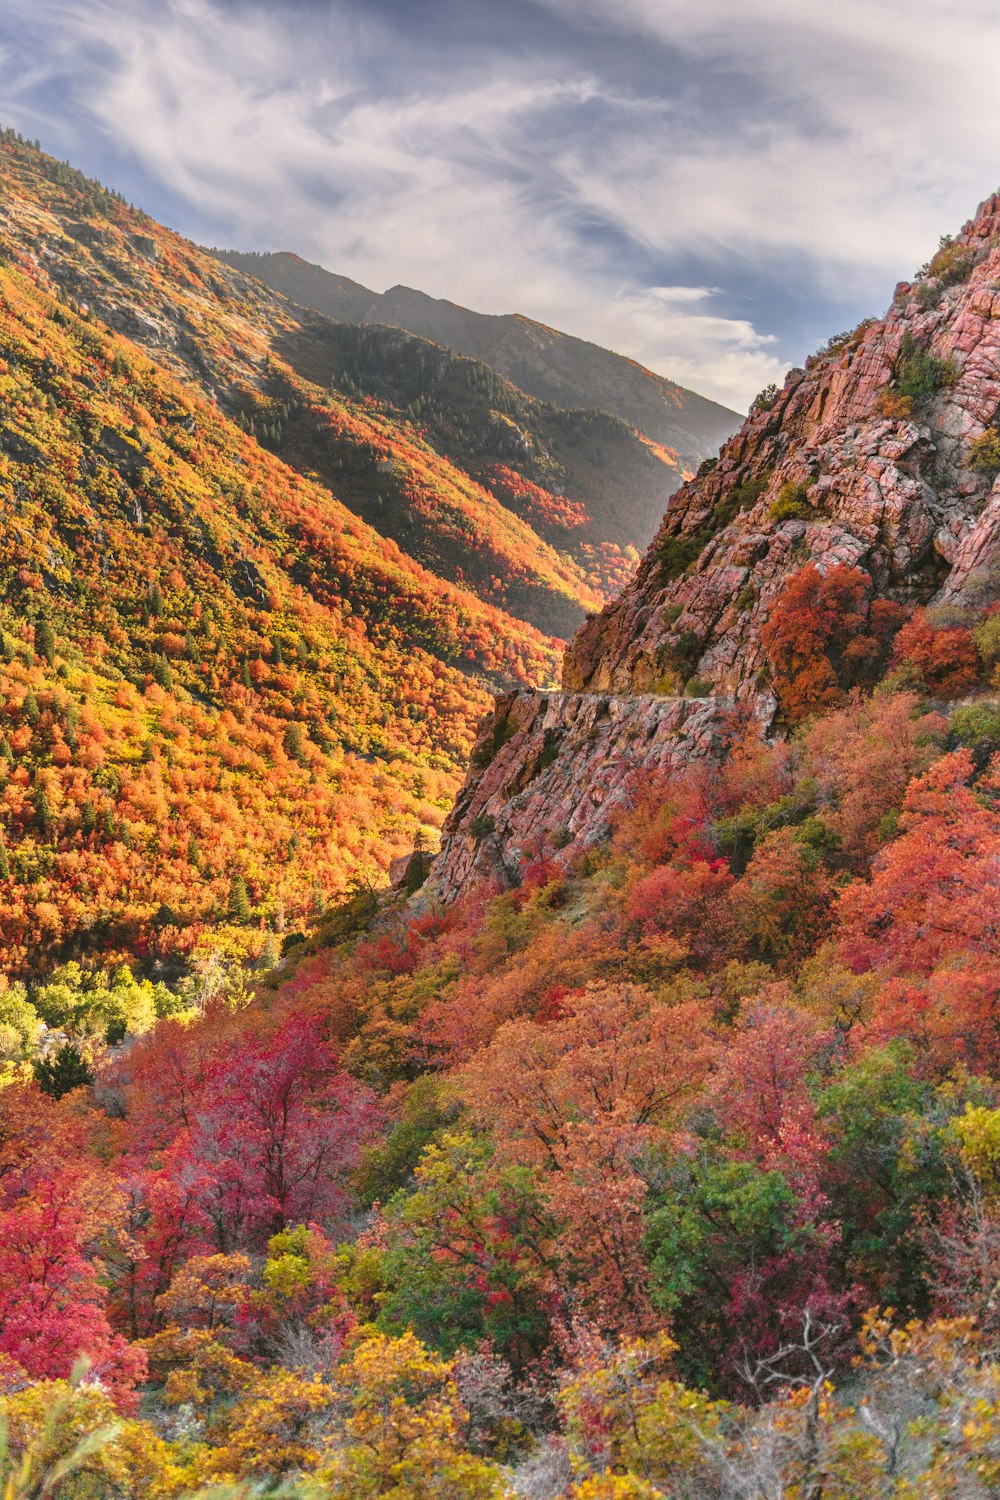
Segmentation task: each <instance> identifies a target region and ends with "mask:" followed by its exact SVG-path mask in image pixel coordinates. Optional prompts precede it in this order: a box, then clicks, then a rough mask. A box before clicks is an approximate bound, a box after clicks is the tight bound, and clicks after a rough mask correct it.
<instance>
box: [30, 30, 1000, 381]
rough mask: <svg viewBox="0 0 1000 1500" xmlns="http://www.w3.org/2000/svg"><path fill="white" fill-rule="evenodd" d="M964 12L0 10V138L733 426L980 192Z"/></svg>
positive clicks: (991, 110) (993, 158) (981, 161)
mask: <svg viewBox="0 0 1000 1500" xmlns="http://www.w3.org/2000/svg"><path fill="white" fill-rule="evenodd" d="M998 77H1000V6H998V4H996V3H993V0H990V3H987V0H951V3H950V4H949V5H948V6H947V7H945V6H943V5H941V4H940V3H936V4H929V3H926V0H907V3H901V0H838V3H837V4H836V5H832V4H830V3H829V0H823V3H817V0H281V3H271V4H268V5H257V4H250V3H245V0H79V3H71V0H31V3H30V4H29V3H26V0H0V120H2V121H3V123H9V124H13V125H14V126H16V127H17V128H18V129H19V130H21V131H22V132H24V133H25V134H26V135H28V136H30V137H35V136H37V137H38V138H39V139H40V140H41V141H42V144H43V145H44V146H45V147H46V148H47V149H48V150H50V151H52V152H53V153H54V154H56V155H58V156H61V157H66V158H68V159H69V160H71V161H72V162H73V163H74V164H75V165H77V166H80V167H82V168H83V169H84V170H85V171H87V172H89V173H91V174H93V175H95V176H98V177H100V178H102V179H103V180H104V181H106V182H107V183H109V184H110V185H111V186H114V187H117V188H119V189H121V190H122V191H123V192H124V193H125V194H126V196H127V197H129V198H131V199H132V200H133V201H135V202H137V203H140V204H141V205H142V206H143V207H144V208H146V209H147V210H148V211H149V212H150V213H152V214H154V215H155V216H156V217H157V218H160V219H163V220H165V221H166V222H167V223H169V224H171V225H173V226H174V227H175V228H177V229H180V230H182V231H183V232H184V233H186V234H188V235H191V236H192V237H193V238H195V239H197V240H199V241H201V242H203V243H207V244H224V245H234V246H238V247H242V248H260V249H283V248H287V249H294V250H296V251H298V252H299V253H300V254H302V255H305V256H306V257H307V258H309V259H310V260H316V261H319V262H321V263H322V264H324V265H326V266H328V267H330V268H331V269H333V270H337V271H340V272H342V273H344V274H346V275H349V276H353V277H355V278H356V279H357V280H359V281H362V282H364V283H365V284H366V285H368V286H371V287H374V288H375V289H376V290H379V291H381V290H383V289H384V288H385V287H387V286H390V285H392V284H394V283H396V282H405V283H406V284H408V285H411V286H417V287H420V288H421V289H422V290H424V291H427V292H430V293H431V294H432V295H435V296H443V297H451V298H453V299H454V300H455V301H458V302H463V303H465V304H466V305H468V306H472V307H475V308H478V309H481V310H482V311H486V312H507V311H514V310H517V311H521V312H525V313H528V314H530V315H532V316H534V317H537V318H540V319H542V320H543V321H545V322H547V323H551V324H553V325H555V326H557V327H561V328H564V329H566V330H567V331H569V332H572V333H576V334H579V335H581V336H583V337H586V338H592V339H594V340H596V341H597V342H599V343H602V344H606V345H608V346H610V347H612V348H616V349H619V350H621V351H622V352H623V353H626V354H630V355H632V356H634V357H635V358H637V359H640V360H642V361H643V363H645V364H647V365H650V366H651V367H653V368H654V369H658V370H662V371H664V372H665V373H667V374H670V375H672V376H673V377H675V378H676V379H679V380H681V381H683V382H684V383H685V384H688V385H691V386H693V387H695V388H696V389H698V390H701V391H704V392H705V393H706V394H708V395H712V396H715V397H717V398H718V399H719V400H723V401H726V402H728V403H729V404H731V405H735V406H740V407H745V406H746V405H747V403H748V402H749V401H750V400H751V398H752V397H753V395H754V393H755V392H756V391H757V390H758V389H760V387H761V386H762V385H764V384H766V383H767V381H769V380H771V379H774V378H778V377H780V375H781V374H782V373H783V371H784V369H785V368H786V367H787V366H788V365H790V364H795V363H799V362H801V360H802V359H803V358H804V357H805V355H806V354H808V353H809V352H810V351H811V350H812V349H814V348H815V347H816V346H817V344H819V343H820V342H821V341H822V340H823V339H824V338H826V337H827V336H828V335H829V334H831V333H835V332H839V331H840V330H841V329H842V328H845V327H848V326H851V325H852V324H853V323H855V322H857V321H858V320H859V319H860V318H861V317H863V316H866V315H868V314H870V313H872V312H878V311H880V310H881V309H883V308H884V307H885V305H886V303H887V302H888V300H889V298H890V297H891V294H892V289H893V286H894V284H895V282H896V281H897V280H898V279H899V278H900V277H902V276H906V275H909V274H911V273H912V272H913V270H914V269H915V267H916V266H917V265H918V264H919V263H920V262H921V261H923V260H926V259H927V258H928V257H929V256H930V254H931V253H932V252H933V250H934V249H935V248H936V245H937V241H938V237H939V236H940V235H941V234H942V233H945V232H948V231H952V230H955V229H957V228H958V227H959V226H960V225H961V223H962V222H963V221H964V220H965V219H966V218H967V217H968V215H969V214H970V213H971V212H972V211H973V210H974V208H975V206H976V204H977V202H978V201H979V200H980V199H981V198H982V197H984V196H985V195H986V194H987V193H989V192H991V191H992V190H993V189H994V188H995V187H997V185H998V184H1000V89H998V88H997V83H996V80H997V78H998Z"/></svg>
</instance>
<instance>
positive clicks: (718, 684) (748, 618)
mask: <svg viewBox="0 0 1000 1500" xmlns="http://www.w3.org/2000/svg"><path fill="white" fill-rule="evenodd" d="M954 246H955V250H954V254H955V256H959V255H962V254H964V255H965V258H966V267H965V268H963V269H968V270H969V271H970V274H968V277H967V279H965V280H963V281H961V282H959V283H958V284H956V285H953V286H945V285H943V284H942V282H941V281H940V280H937V279H935V278H933V277H930V278H925V279H923V280H922V281H921V282H920V283H919V284H916V285H911V284H909V283H901V284H900V286H899V287H898V288H897V292H896V298H895V300H894V302H893V305H892V307H891V308H890V309H889V312H888V314H887V315H886V317H885V319H884V320H882V321H875V320H872V321H871V322H869V323H867V324H863V325H862V326H861V328H860V329H858V330H857V332H856V333H855V334H854V335H852V336H851V337H850V338H849V339H847V340H845V341H844V342H842V343H841V341H839V340H838V341H835V347H834V349H833V350H832V351H831V352H829V353H826V354H822V355H819V356H816V357H814V358H813V359H812V360H810V361H809V362H808V368H807V369H805V370H792V371H790V372H789V374H788V376H787V378H786V380H785V386H784V390H783V391H782V392H781V393H780V394H779V396H778V397H777V399H776V400H775V401H774V403H773V404H772V405H771V406H769V407H768V408H767V409H766V410H764V411H761V412H757V413H752V414H751V416H750V417H749V418H748V419H747V421H746V423H745V424H744V426H743V428H742V430H741V431H740V432H739V433H738V434H737V436H736V437H734V438H733V439H732V440H731V441H730V442H729V443H727V444H726V446H725V447H724V448H723V450H722V454H721V456H720V459H719V462H718V464H716V465H715V467H714V468H712V470H711V472H709V473H707V474H705V475H704V476H703V477H702V478H700V479H696V480H694V481H692V482H691V483H689V484H687V485H685V486H684V487H683V488H682V489H680V490H678V492H677V494H676V495H675V496H674V497H673V499H672V500H671V502H670V506H669V509H668V511H667V514H666V517H665V519H664V522H663V526H662V527H661V529H660V532H659V534H658V536H657V537H656V539H655V540H654V542H653V545H652V547H651V548H650V550H649V552H648V553H647V555H646V557H645V559H644V561H643V563H642V564H641V566H640V568H639V571H638V573H637V575H636V577H635V579H634V581H633V582H632V584H631V585H630V586H629V587H628V588H627V589H626V590H625V592H624V593H623V594H622V595H621V597H620V598H619V599H618V600H616V601H615V602H614V603H613V604H611V605H610V606H609V607H608V608H607V609H606V610H604V612H603V613H602V614H601V615H599V616H598V617H597V618H596V619H594V620H591V621H589V622H588V623H587V624H586V625H584V626H583V627H582V628H581V630H580V631H579V632H578V634H577V636H576V638H575V640H574V641H573V643H572V645H571V646H570V648H569V650H568V652H567V654H566V660H565V664H564V671H563V682H564V686H565V687H566V688H567V689H568V690H569V691H573V692H577V691H580V690H583V689H587V690H590V691H595V690H597V691H601V692H615V693H632V692H649V691H658V690H659V691H664V690H671V689H672V690H676V684H677V682H678V679H679V678H681V677H683V676H684V675H696V676H697V677H699V678H700V679H703V680H705V681H707V682H708V683H710V684H711V685H712V687H714V689H715V690H716V691H717V692H721V693H725V694H728V695H731V696H733V697H736V698H738V699H741V700H754V701H755V704H756V700H758V699H759V698H760V697H761V674H762V672H766V668H767V663H766V661H765V658H764V655H763V652H762V649H761V645H760V627H761V625H762V624H763V623H764V621H765V620H766V619H767V616H768V612H769V609H770V606H771V604H772V603H773V601H774V598H775V595H776V594H777V593H778V592H779V590H780V589H781V587H782V586H783V584H784V583H785V581H786V580H787V578H788V576H789V574H790V573H792V572H794V571H795V570H796V569H797V568H799V567H801V566H802V565H803V564H804V563H805V562H806V561H809V560H810V559H811V560H812V561H813V562H815V563H816V564H817V566H818V567H819V568H820V570H821V571H824V570H826V569H827V568H829V567H831V566H832V565H834V564H835V563H849V564H851V565H853V566H856V567H859V568H862V569H863V570H864V571H865V572H867V573H868V574H870V575H871V578H872V580H873V589H874V592H875V593H877V594H879V595H882V596H885V597H888V598H891V599H895V600H897V601H899V602H901V603H907V604H909V603H924V602H927V601H929V600H931V599H934V598H937V599H939V600H955V599H958V598H962V597H969V591H970V588H971V589H972V591H973V592H975V591H976V590H980V591H981V590H982V589H983V588H989V587H993V585H991V583H990V579H989V578H988V577H987V576H986V574H985V573H984V570H986V572H987V573H988V572H989V570H991V569H992V568H994V566H995V565H996V563H997V540H998V535H1000V489H998V487H997V485H995V484H993V482H992V480H991V479H990V478H987V477H985V476H982V475H977V474H975V473H972V472H970V471H969V470H968V469H967V468H965V467H963V462H964V459H965V457H966V454H967V452H968V445H969V441H970V439H972V438H975V437H977V436H979V435H980V434H981V433H982V432H983V431H984V430H985V429H986V428H987V427H988V426H989V425H990V424H991V423H992V422H993V420H994V418H995V416H996V413H997V408H998V405H1000V197H993V198H990V199H988V200H987V202H986V203H984V204H983V206H982V208H981V209H980V211H979V213H978V214H977V216H976V218H975V219H974V220H972V221H971V222H970V223H969V224H968V225H967V226H966V228H965V229H964V230H963V232H962V234H961V235H960V236H959V237H958V238H957V240H956V241H955V242H954ZM904 340H905V341H906V343H905V344H904ZM836 345H839V347H836ZM907 347H908V348H910V349H914V348H915V349H918V350H921V351H926V352H927V353H929V354H930V355H931V356H933V357H934V358H935V359H937V360H940V361H943V362H946V365H945V371H944V381H945V383H944V384H942V386H941V388H940V389H939V390H938V391H937V392H936V393H934V394H933V396H932V397H931V398H930V399H929V400H927V401H924V402H917V403H915V404H914V410H913V411H912V412H911V414H910V415H908V416H907V415H902V414H900V415H891V414H890V415H885V414H884V413H892V412H893V409H894V403H893V402H892V401H889V402H887V401H886V400H885V397H884V395H883V393H888V392H890V391H891V389H892V387H893V382H894V376H897V377H898V367H899V364H900V360H901V356H904V355H905V352H906V349H907ZM949 379H950V380H951V381H953V383H952V384H950V385H948V384H947V383H946V382H947V381H948V380H949ZM895 406H896V409H899V408H900V407H905V403H901V402H899V400H898V398H897V401H896V403H895ZM789 486H791V487H797V488H798V489H799V493H800V494H801V495H802V500H801V503H800V507H799V508H800V510H801V511H802V516H801V518H791V519H787V520H784V521H781V520H779V519H775V518H774V517H773V516H772V514H771V512H772V509H773V507H774V506H775V504H776V502H777V501H778V498H779V496H780V495H781V494H782V492H783V491H784V492H785V493H786V495H787V493H788V489H787V487H789ZM755 489H756V490H759V493H757V494H755V493H754V491H755ZM743 497H746V498H743ZM720 519H721V520H722V521H723V522H726V521H728V524H723V525H722V526H721V528H720V527H719V525H718V521H719V520H720ZM699 532H703V533H707V534H708V540H707V544H706V545H705V546H704V549H703V550H701V552H700V556H698V557H697V561H696V562H695V563H694V565H693V567H691V568H690V569H689V570H688V571H687V573H686V574H684V575H682V576H680V577H677V578H673V579H671V578H670V577H669V565H667V566H665V559H669V557H670V555H671V552H672V551H673V555H674V556H676V555H677V543H678V542H679V541H683V539H685V538H692V537H695V536H696V535H697V533H699ZM994 592H997V590H996V588H994ZM765 696H766V694H765ZM756 706H758V707H759V708H761V709H762V710H763V711H765V712H766V707H765V705H764V704H763V703H760V704H756Z"/></svg>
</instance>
